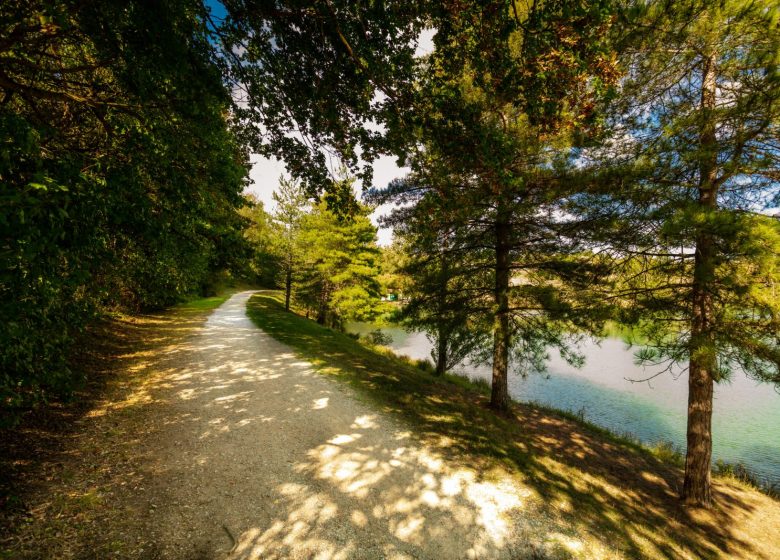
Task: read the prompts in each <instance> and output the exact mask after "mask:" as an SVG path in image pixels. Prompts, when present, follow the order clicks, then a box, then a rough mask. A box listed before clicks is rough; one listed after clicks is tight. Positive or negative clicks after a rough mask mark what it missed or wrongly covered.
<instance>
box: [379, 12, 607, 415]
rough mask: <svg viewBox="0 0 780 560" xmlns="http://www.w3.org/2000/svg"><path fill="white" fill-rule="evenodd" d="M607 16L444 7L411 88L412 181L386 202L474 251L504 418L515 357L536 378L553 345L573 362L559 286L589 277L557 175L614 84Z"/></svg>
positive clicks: (460, 248) (567, 303) (497, 403)
mask: <svg viewBox="0 0 780 560" xmlns="http://www.w3.org/2000/svg"><path fill="white" fill-rule="evenodd" d="M611 17H612V14H611V11H610V4H609V3H608V2H597V1H594V2H585V3H583V2H567V1H560V2H552V1H551V2H538V3H533V5H532V6H522V5H518V4H517V3H514V2H511V3H507V2H501V1H496V2H488V3H480V4H479V5H477V4H474V5H467V6H460V5H458V6H455V5H452V6H450V5H446V6H445V7H443V8H442V9H441V11H440V12H439V13H438V14H437V16H436V19H435V21H436V27H437V34H436V36H435V39H434V41H435V45H436V49H435V51H434V52H433V53H432V55H431V56H430V57H429V58H428V60H426V61H425V65H426V67H425V69H424V70H425V71H424V72H421V74H420V81H419V82H418V84H417V91H418V95H417V97H416V98H415V99H416V101H415V103H416V104H415V106H414V114H415V120H414V124H415V125H416V128H415V130H416V132H417V138H416V140H417V141H416V144H415V145H416V146H417V148H418V149H417V150H416V151H415V152H413V153H412V155H411V156H410V163H411V167H412V169H413V173H412V174H411V176H410V177H409V178H408V180H407V181H406V182H405V183H398V184H397V185H396V186H395V187H393V188H390V189H388V190H387V191H386V192H385V193H384V194H383V195H381V196H384V197H395V198H397V199H399V200H402V201H407V202H414V203H416V204H421V203H424V204H423V207H424V208H426V209H427V211H428V218H429V219H430V220H431V221H432V222H433V224H434V226H433V227H434V228H439V230H440V231H441V230H442V228H443V227H444V226H445V225H446V226H451V227H452V232H453V235H454V238H452V239H448V241H447V246H446V248H445V251H446V253H447V258H452V255H453V254H458V253H470V255H471V256H470V257H469V258H468V259H459V258H456V259H454V260H455V262H468V263H469V266H470V267H471V270H472V271H476V272H477V274H478V276H477V277H478V278H480V279H481V282H482V283H481V285H480V286H479V288H478V289H477V288H475V289H474V293H475V295H477V297H476V298H475V300H476V301H478V302H479V303H480V305H481V306H482V309H483V312H486V313H487V315H488V316H489V318H490V319H489V322H490V323H492V327H491V330H492V333H493V351H492V357H491V358H492V365H493V382H492V395H491V406H492V407H493V408H495V409H497V410H506V409H507V408H508V402H509V397H508V389H507V387H508V384H507V378H508V371H509V361H510V354H514V356H515V357H516V358H517V359H518V360H519V361H520V362H521V363H523V364H525V366H527V367H528V368H531V369H533V368H538V367H540V363H541V362H543V357H544V355H545V353H544V347H545V346H546V345H555V346H559V347H561V349H562V351H563V353H564V354H565V355H566V356H568V357H569V358H571V359H574V360H576V357H575V356H574V355H573V354H570V353H568V352H567V351H566V349H565V348H566V345H565V343H564V338H565V337H564V335H563V333H564V330H563V329H562V323H560V322H556V321H555V320H554V317H555V316H557V317H558V318H559V319H560V320H561V321H566V322H569V323H571V322H572V321H573V320H574V315H573V314H571V313H570V311H571V308H572V301H571V295H572V294H573V293H574V292H573V291H571V290H566V289H564V288H563V286H564V282H563V279H564V276H568V277H569V280H570V281H575V280H583V279H585V278H586V276H587V275H586V274H582V273H575V274H573V272H574V268H575V267H573V266H572V262H571V259H570V256H567V255H566V253H567V252H568V253H569V254H571V253H573V252H575V251H576V250H578V249H577V244H576V236H575V235H573V232H574V225H575V224H572V223H570V222H569V221H567V220H566V219H564V218H562V214H561V213H560V212H559V211H558V210H559V209H560V207H561V203H562V201H563V200H564V199H565V197H566V196H568V195H570V194H571V192H570V191H569V190H567V185H566V184H565V183H564V182H563V181H561V167H562V166H565V164H566V162H567V160H568V154H569V147H570V146H571V143H572V141H573V140H574V139H575V138H574V133H576V134H577V135H580V136H583V135H585V134H586V133H589V132H591V131H593V130H597V129H598V124H599V123H598V119H597V118H596V117H597V115H596V113H595V111H594V107H595V103H594V99H598V98H600V96H603V95H605V94H607V93H608V92H609V87H610V85H611V83H612V82H613V81H614V80H615V79H616V77H617V75H616V74H615V72H614V69H613V64H612V59H611V51H610V49H609V45H608V43H607V38H608V34H607V31H608V29H609V25H610V22H611ZM397 216H398V219H397V220H395V223H400V222H402V221H404V220H406V219H409V218H410V214H409V212H406V211H404V210H401V211H399V212H398V213H397ZM417 223H418V224H419V226H418V227H424V226H423V225H422V222H417ZM481 273H484V274H481ZM480 274H481V275H480ZM513 277H514V278H515V279H518V278H521V279H522V281H520V282H514V283H513V282H512V279H513ZM488 301H490V307H489V309H487V310H485V308H486V307H487V306H488ZM570 326H571V325H570ZM513 349H514V352H513Z"/></svg>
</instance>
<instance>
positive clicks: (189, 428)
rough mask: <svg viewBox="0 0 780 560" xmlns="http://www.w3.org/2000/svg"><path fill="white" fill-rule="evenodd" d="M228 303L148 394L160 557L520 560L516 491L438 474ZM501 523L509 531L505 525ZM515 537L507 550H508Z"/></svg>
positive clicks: (432, 456)
mask: <svg viewBox="0 0 780 560" xmlns="http://www.w3.org/2000/svg"><path fill="white" fill-rule="evenodd" d="M250 296H251V292H242V293H240V294H237V295H235V296H233V297H232V298H231V299H230V300H229V301H227V302H226V303H225V304H223V305H222V306H221V307H220V308H219V309H217V310H216V311H215V312H214V313H213V314H212V315H211V316H210V317H209V319H208V321H207V322H206V324H205V326H204V328H203V329H202V331H201V332H200V333H199V334H198V335H196V336H195V337H194V338H193V339H192V340H191V342H190V345H189V347H188V349H187V350H186V351H185V352H184V353H183V355H181V356H179V357H178V358H177V359H176V361H177V362H179V366H178V367H175V368H172V369H171V371H170V372H169V373H168V374H167V375H166V376H165V377H166V382H165V383H163V384H162V386H161V387H159V388H158V389H157V390H156V391H155V392H157V393H158V395H157V397H156V398H163V399H164V401H165V402H166V403H167V405H166V406H165V407H164V408H163V409H158V413H157V415H156V418H155V419H154V421H155V422H157V423H159V424H158V427H159V429H158V430H155V431H154V432H153V434H152V441H149V445H150V446H153V447H154V448H155V449H157V450H159V452H157V453H154V454H152V457H151V458H150V461H151V462H152V464H151V465H150V467H149V468H150V470H151V471H152V472H153V473H154V476H153V479H154V487H155V491H154V494H155V495H156V496H157V497H158V498H157V499H158V501H159V503H157V504H153V507H150V511H149V515H150V517H153V518H154V520H155V522H154V523H153V524H150V527H154V529H153V530H154V532H155V534H156V536H155V538H154V539H153V540H154V541H156V546H155V551H154V555H155V556H159V557H162V558H198V557H200V558H219V557H226V558H230V559H231V560H237V559H249V558H323V559H325V558H327V559H339V558H493V557H517V555H518V554H521V555H523V556H525V554H523V553H522V552H521V549H522V550H523V551H525V552H531V551H530V550H528V549H525V546H526V545H525V544H524V542H519V540H524V539H519V537H520V535H521V532H522V529H521V528H520V526H519V525H518V523H519V521H517V520H518V519H519V518H518V516H516V515H511V513H513V512H517V511H518V510H519V509H520V508H522V506H523V504H524V502H525V501H526V499H527V498H528V492H527V491H526V490H524V489H523V488H519V487H516V486H515V485H514V484H512V483H511V482H510V481H509V480H508V479H505V480H498V481H496V480H492V481H486V480H481V477H480V476H478V473H475V472H473V471H469V470H466V469H463V468H455V467H450V466H448V464H447V463H446V462H445V461H444V460H442V459H441V458H440V457H438V456H437V455H436V453H434V452H430V451H427V450H426V449H425V448H423V447H421V446H420V445H419V444H418V443H416V442H415V441H414V438H413V436H412V435H411V434H410V433H409V431H408V430H407V429H405V427H404V426H401V425H399V423H398V422H397V421H396V420H395V419H393V418H389V417H387V416H385V415H383V414H381V413H378V412H377V411H375V410H373V409H371V408H370V407H369V406H368V405H367V404H365V403H363V402H361V401H360V400H358V399H357V398H356V397H355V396H354V395H353V394H352V391H351V389H349V388H348V387H347V386H344V385H341V384H339V383H337V382H335V381H332V380H329V379H327V378H325V377H323V376H321V375H318V374H317V373H315V372H314V371H313V370H312V367H311V366H310V365H309V364H308V363H306V362H305V361H302V360H301V359H300V358H298V357H297V356H296V355H295V353H294V352H293V351H292V350H291V349H290V348H288V347H286V346H284V345H282V344H281V343H279V342H277V341H275V340H274V339H272V338H271V337H270V336H268V335H266V334H265V333H263V332H262V331H260V330H259V329H258V328H257V327H255V326H254V325H253V324H252V323H251V322H250V320H249V319H248V318H247V317H246V314H245V305H246V301H247V299H248V298H249V297H250ZM513 519H515V520H516V521H513ZM518 539H519V540H518Z"/></svg>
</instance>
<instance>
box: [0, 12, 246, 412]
mask: <svg viewBox="0 0 780 560" xmlns="http://www.w3.org/2000/svg"><path fill="white" fill-rule="evenodd" d="M201 10H202V8H201V7H199V6H198V5H197V4H192V3H190V2H183V1H180V2H176V1H174V2H166V3H155V4H154V5H148V4H147V3H138V2H130V3H123V4H122V5H119V4H115V3H101V4H97V5H90V6H89V7H87V6H84V5H82V4H80V3H77V2H72V1H66V0H61V1H58V2H39V1H32V2H28V1H24V2H21V1H11V2H5V3H3V5H2V8H0V22H2V25H0V56H2V61H3V63H2V71H0V136H1V137H2V138H3V139H4V141H3V143H2V147H0V178H2V182H1V183H0V316H2V317H3V321H2V323H0V340H2V341H3V343H2V349H1V350H0V371H2V378H1V379H0V402H2V405H3V407H4V408H6V409H7V410H8V409H9V407H10V409H16V408H18V407H22V406H27V405H28V404H30V403H34V402H35V401H37V400H39V399H41V398H44V397H45V396H46V395H47V394H54V393H60V392H63V391H66V390H67V389H68V388H69V387H71V386H72V385H73V383H74V382H75V381H77V379H76V376H75V375H74V374H73V373H71V372H70V371H69V370H68V368H67V365H66V363H65V361H66V356H67V348H68V344H69V342H70V340H71V339H72V335H73V334H74V333H75V332H77V331H78V330H80V329H81V328H82V327H83V326H84V325H85V324H86V322H88V321H89V320H90V318H91V317H93V316H94V315H95V314H96V313H98V312H99V311H100V310H101V309H105V308H107V307H122V308H126V309H128V308H129V309H140V308H151V307H159V306H163V305H169V304H171V303H174V302H176V301H177V300H178V299H179V298H180V297H181V296H182V295H184V294H187V293H191V292H196V291H204V290H205V291H207V290H209V289H210V285H211V284H212V281H211V278H212V276H213V274H215V273H217V272H218V271H220V270H223V269H225V268H228V267H230V266H232V265H233V264H234V263H235V262H236V261H237V260H239V259H241V258H242V257H243V256H244V248H243V244H242V241H241V234H240V229H241V220H240V218H239V217H238V215H237V214H236V212H235V208H236V207H237V206H238V205H240V203H241V199H240V195H239V193H240V191H241V189H242V188H243V185H244V181H245V176H246V166H245V163H246V154H245V152H244V149H243V147H242V145H241V143H240V142H239V141H238V140H237V138H236V137H235V136H234V134H233V133H232V132H231V130H230V124H229V122H228V121H227V110H228V108H229V103H230V99H229V96H228V94H227V92H226V90H225V88H224V86H223V84H222V81H221V78H220V72H219V69H218V68H217V66H216V65H215V64H214V59H213V52H212V47H211V44H210V43H209V40H208V37H207V32H206V28H205V26H204V24H203V20H202V11H201ZM149 45H154V48H149Z"/></svg>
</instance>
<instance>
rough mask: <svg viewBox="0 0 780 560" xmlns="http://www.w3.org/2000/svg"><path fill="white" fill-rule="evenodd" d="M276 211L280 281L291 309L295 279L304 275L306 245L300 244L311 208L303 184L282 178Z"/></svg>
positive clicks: (276, 199) (276, 194) (276, 198)
mask: <svg viewBox="0 0 780 560" xmlns="http://www.w3.org/2000/svg"><path fill="white" fill-rule="evenodd" d="M273 198H274V201H275V202H276V206H277V207H276V211H275V212H274V216H273V220H274V223H275V224H276V227H277V238H276V249H275V250H276V252H277V255H278V258H279V260H280V263H281V270H280V273H281V275H282V276H283V278H280V281H281V282H282V283H283V284H284V289H285V307H286V308H287V309H288V310H289V309H290V298H291V296H292V291H293V283H294V282H295V281H297V280H298V278H299V277H300V275H301V271H299V270H298V269H299V268H300V263H301V260H302V257H301V253H302V251H303V247H302V246H300V241H299V237H300V233H301V231H300V230H301V221H302V220H303V216H304V215H305V214H306V213H307V212H308V211H309V208H308V206H309V204H308V199H307V198H306V195H305V193H304V192H303V189H302V188H301V185H300V184H299V183H298V182H296V181H295V180H292V179H286V178H284V177H280V178H279V188H278V189H277V190H276V191H275V192H274V194H273Z"/></svg>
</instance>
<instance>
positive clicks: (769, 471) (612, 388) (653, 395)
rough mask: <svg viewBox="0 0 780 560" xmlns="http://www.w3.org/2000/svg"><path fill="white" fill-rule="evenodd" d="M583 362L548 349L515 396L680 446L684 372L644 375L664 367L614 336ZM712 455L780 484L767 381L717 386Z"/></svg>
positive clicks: (778, 429)
mask: <svg viewBox="0 0 780 560" xmlns="http://www.w3.org/2000/svg"><path fill="white" fill-rule="evenodd" d="M375 328H376V327H374V326H372V325H367V324H361V323H353V324H351V325H349V326H348V329H349V330H350V331H352V332H357V333H360V334H364V333H366V332H368V331H370V330H374V329H375ZM381 330H382V331H383V332H385V333H387V334H389V335H391V336H392V337H393V343H392V344H391V348H392V349H393V350H394V351H395V352H396V353H398V354H404V355H407V356H409V357H411V358H416V359H424V358H430V350H431V343H430V341H428V339H427V337H426V336H425V335H424V334H423V333H407V332H405V331H404V330H403V329H400V328H398V327H386V328H382V329H381ZM582 351H583V353H584V354H585V356H586V363H585V366H584V367H583V368H582V369H577V368H574V367H572V366H570V365H568V364H567V363H566V362H564V361H563V360H562V359H561V358H560V356H558V355H557V353H555V352H553V355H552V356H551V360H550V362H549V366H548V371H549V375H547V376H543V375H531V376H528V377H527V378H523V377H521V376H519V375H517V376H511V377H510V379H509V392H510V394H511V395H512V397H514V398H515V399H517V400H520V401H535V402H539V403H543V404H546V405H550V406H554V407H556V408H561V409H564V410H570V411H572V412H576V413H582V414H584V416H585V418H586V419H587V420H589V421H591V422H594V423H595V424H598V425H600V426H604V427H606V428H609V429H610V430H613V431H616V432H618V433H625V432H630V433H632V434H634V435H636V436H637V437H639V438H640V439H641V440H642V441H644V442H646V443H655V442H658V441H671V442H672V443H674V444H675V445H676V446H677V447H679V448H681V449H684V447H685V422H686V416H685V412H686V403H687V377H686V376H685V375H684V374H683V375H681V373H682V372H681V371H680V370H679V369H678V370H676V371H672V372H668V373H663V374H662V375H660V376H658V377H656V378H654V379H652V380H651V381H648V382H643V383H642V382H636V380H638V379H646V378H647V377H649V376H651V375H653V374H654V373H656V372H657V371H659V370H660V369H663V367H661V366H659V367H657V368H655V369H654V368H651V367H648V368H642V367H640V366H637V365H636V364H635V363H634V351H633V350H631V349H629V348H627V346H626V344H625V343H624V342H623V341H622V340H619V339H607V340H604V341H602V342H601V343H600V344H595V343H591V344H589V345H587V346H585V347H583V348H582ZM460 370H461V371H462V373H465V374H467V375H469V376H470V377H475V378H484V379H490V369H489V368H488V367H485V366H481V367H480V366H472V365H468V364H465V365H463V366H461V368H460ZM714 408H715V412H714V417H713V438H714V444H713V456H714V459H715V460H717V459H722V460H724V461H728V462H734V463H736V462H741V463H743V464H745V465H746V466H747V467H748V468H749V469H750V470H751V471H753V472H755V473H756V474H757V475H758V476H759V478H761V479H762V480H764V481H770V482H780V395H778V393H777V392H776V391H775V390H774V389H773V387H772V386H771V385H767V384H759V383H757V382H755V381H753V380H751V379H749V378H747V377H746V376H745V375H742V374H739V373H735V374H734V376H733V379H732V380H731V382H730V383H725V384H721V385H719V386H716V388H715V403H714Z"/></svg>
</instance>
